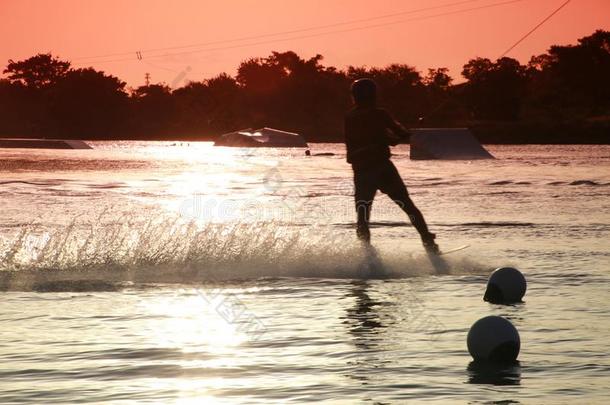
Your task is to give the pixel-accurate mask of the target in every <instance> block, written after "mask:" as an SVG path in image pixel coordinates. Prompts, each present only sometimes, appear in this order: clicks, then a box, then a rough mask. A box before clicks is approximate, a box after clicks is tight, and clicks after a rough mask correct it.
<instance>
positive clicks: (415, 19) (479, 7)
mask: <svg viewBox="0 0 610 405" xmlns="http://www.w3.org/2000/svg"><path fill="white" fill-rule="evenodd" d="M522 1H526V0H508V1H503V2H499V3H493V4H488V5H484V6H478V7H471V8H466V9H460V10H454V11H450V12H444V13H438V14H432V15H428V16H421V17H415V18H410V19H402V20H397V21H391V22H387V23H381V24H372V25H366V26H360V27H353V28H348V29H343V30H334V31H326V32H321V33H315V34H309V35H301V36H294V37H289V38H279V39H273V40H267V41H259V42H253V43H248V44H238V45H233V46H226V47H217V48H204V49H196V50H190V51H183V52H173V53H165V54H158V55H150V56H147V58H149V59H150V58H164V57H168V56H176V55H187V54H192V53H197V52H212V51H223V50H228V49H236V48H244V47H250V46H256V45H265V44H270V43H276V42H286V41H294V40H298V39H307V38H314V37H320V36H325V35H332V34H340V33H346V32H353V31H361V30H367V29H372V28H381V27H386V26H389V25H396V24H402V23H405V22H412V21H421V20H427V19H432V18H437V17H444V16H448V15H455V14H462V13H466V12H470V11H477V10H483V9H487V8H492V7H498V6H503V5H507V4H513V3H518V2H522ZM132 60H133V58H121V59H113V60H104V61H96V62H88V63H110V62H123V61H132Z"/></svg>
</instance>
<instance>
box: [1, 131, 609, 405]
mask: <svg viewBox="0 0 610 405" xmlns="http://www.w3.org/2000/svg"><path fill="white" fill-rule="evenodd" d="M93 144H94V146H95V149H94V150H66V151H61V150H25V149H24V150H19V149H2V150H0V195H1V198H0V208H1V212H2V216H1V217H0V258H1V262H0V287H1V288H2V292H1V293H0V294H1V296H2V307H1V310H0V337H1V338H0V362H1V364H2V367H1V368H0V403H46V404H50V403H66V402H73V401H78V402H82V403H85V402H112V403H137V402H142V403H179V404H183V403H258V404H269V403H302V402H314V401H315V402H323V403H383V404H385V403H419V402H427V403H468V404H471V403H475V404H478V403H502V404H509V403H530V404H540V403H545V404H546V403H570V404H574V403H583V404H585V403H586V404H591V403H600V404H601V403H607V401H608V398H609V397H610V357H609V355H608V341H609V338H610V294H609V292H610V287H609V286H610V284H609V282H610V243H609V240H610V198H609V197H610V147H609V146H535V145H534V146H490V147H489V148H488V149H489V150H490V151H491V152H492V153H493V154H494V155H495V156H496V157H497V159H496V160H485V161H460V162H441V161H410V160H409V159H408V147H399V148H397V149H396V150H395V153H396V155H395V156H394V158H393V159H394V162H395V163H396V165H397V167H398V169H399V171H400V173H401V174H402V176H403V178H404V179H405V181H406V183H407V186H408V188H409V191H410V194H411V196H412V198H413V200H414V201H415V203H416V204H417V205H418V206H419V207H420V209H421V210H422V212H423V213H424V215H425V217H426V219H427V220H428V222H429V224H430V227H431V230H432V231H433V232H436V233H437V235H438V243H439V245H440V246H441V248H443V247H444V248H447V249H450V248H453V247H457V246H460V245H463V244H469V245H470V248H468V249H466V250H463V251H460V252H456V253H453V254H450V255H447V256H443V257H444V260H434V261H432V262H431V261H430V259H429V258H428V257H427V256H426V255H425V253H424V251H423V249H422V247H421V245H420V242H419V238H418V237H417V234H416V232H415V230H414V229H413V228H412V227H411V226H410V225H409V224H408V221H407V218H406V216H405V215H404V214H403V213H402V211H400V210H399V209H398V208H397V207H396V206H395V205H394V204H393V203H392V202H391V201H389V200H388V199H387V197H385V196H383V195H378V199H377V200H376V202H375V205H374V207H373V218H372V220H373V221H374V226H373V228H372V235H373V239H372V240H373V243H374V245H375V246H376V248H377V250H378V252H379V256H380V261H381V263H378V264H371V262H370V260H367V258H366V257H365V255H364V253H363V250H362V249H361V247H360V246H359V245H358V243H357V242H356V240H355V232H354V210H353V207H352V204H353V203H352V197H351V196H352V185H351V172H350V168H349V166H348V165H347V164H346V163H345V154H344V151H343V147H342V146H341V145H325V144H316V145H313V146H312V153H314V154H315V153H320V152H331V153H334V154H335V155H334V156H312V157H306V156H304V153H303V150H264V149H260V150H248V149H229V148H214V147H213V146H212V145H211V144H209V143H189V144H187V143H178V144H174V143H163V142H114V143H113V142H96V143H93ZM501 266H514V267H517V268H519V269H521V270H522V271H523V273H524V274H525V276H526V278H527V280H528V290H527V294H526V296H525V299H524V301H525V302H524V303H522V304H519V305H513V306H501V305H492V304H488V303H486V302H484V301H483V299H482V297H483V293H484V290H485V284H486V280H487V276H488V275H489V273H490V272H491V271H492V270H493V269H494V268H497V267H501ZM371 272H375V273H376V274H379V273H381V274H383V275H384V276H385V278H384V279H373V278H371V277H370V276H371ZM490 314H495V315H501V316H504V317H506V318H508V319H510V320H511V321H512V322H513V324H514V325H515V326H516V327H517V329H518V330H519V332H520V335H521V341H522V346H521V353H520V356H519V363H518V364H515V365H511V366H502V367H494V368H489V367H481V366H478V365H475V364H472V363H471V357H470V355H469V354H468V351H467V349H466V334H467V332H468V329H469V327H470V326H471V325H472V323H473V322H475V321H476V320H477V319H479V318H481V317H483V316H486V315H490Z"/></svg>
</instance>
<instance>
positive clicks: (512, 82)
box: [462, 57, 527, 120]
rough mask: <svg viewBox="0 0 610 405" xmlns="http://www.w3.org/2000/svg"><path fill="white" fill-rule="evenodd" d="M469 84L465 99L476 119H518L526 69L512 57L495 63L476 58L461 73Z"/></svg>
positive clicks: (465, 91) (523, 92)
mask: <svg viewBox="0 0 610 405" xmlns="http://www.w3.org/2000/svg"><path fill="white" fill-rule="evenodd" d="M462 76H464V77H465V78H466V79H467V80H468V83H467V84H466V86H465V89H464V98H465V101H466V103H467V105H469V106H470V108H471V111H472V113H473V116H474V118H476V119H484V120H490V119H491V120H516V119H517V118H518V117H519V113H520V111H521V104H522V101H523V97H524V95H525V88H526V84H527V75H526V67H525V66H522V65H521V64H520V63H519V61H517V60H515V59H512V58H507V57H504V58H501V59H498V60H497V61H496V62H492V61H490V60H489V59H486V58H476V59H472V60H470V61H469V62H468V63H467V64H466V65H464V70H463V71H462Z"/></svg>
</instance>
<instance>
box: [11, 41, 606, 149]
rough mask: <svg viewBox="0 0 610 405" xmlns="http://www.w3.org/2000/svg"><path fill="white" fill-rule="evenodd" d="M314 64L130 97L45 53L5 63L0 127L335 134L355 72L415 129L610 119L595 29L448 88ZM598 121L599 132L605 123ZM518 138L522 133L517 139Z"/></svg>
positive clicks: (21, 131) (394, 68) (268, 64)
mask: <svg viewBox="0 0 610 405" xmlns="http://www.w3.org/2000/svg"><path fill="white" fill-rule="evenodd" d="M322 62H323V58H322V56H321V55H315V56H314V57H311V58H302V57H300V56H299V55H297V54H296V53H295V52H292V51H287V52H272V53H271V54H270V55H268V56H267V57H262V58H261V57H259V58H250V59H247V60H245V61H244V62H242V63H241V64H240V65H239V67H238V69H237V74H236V76H235V77H232V76H230V75H227V74H220V75H218V76H216V77H213V78H210V79H204V80H201V81H196V82H190V83H188V84H186V85H185V86H183V87H181V88H178V89H176V90H174V91H171V90H170V88H169V87H167V86H166V85H164V84H152V85H148V86H141V87H138V88H136V89H134V90H131V91H130V92H129V95H128V92H127V91H126V89H125V83H123V82H122V81H121V80H119V79H118V78H116V77H113V76H110V75H106V74H105V73H104V72H100V71H97V70H94V69H92V68H89V69H72V68H71V67H70V63H69V62H68V61H64V60H60V59H59V58H57V57H54V56H53V55H51V54H38V55H35V56H33V57H31V58H28V59H25V60H23V61H16V62H15V61H13V60H10V61H9V63H8V64H7V66H6V69H4V74H5V77H6V78H5V79H0V133H2V134H8V135H13V136H21V135H32V136H42V137H46V136H56V137H78V138H109V139H112V138H122V137H128V138H133V137H139V138H146V139H148V138H155V139H158V138H176V137H190V138H199V139H201V138H206V139H208V138H209V137H213V136H215V135H217V134H220V133H223V132H227V131H233V130H237V129H241V128H245V127H260V126H276V127H279V128H283V129H287V130H294V131H297V132H301V133H303V134H304V135H305V136H306V137H307V138H308V139H309V140H316V141H325V140H327V141H331V140H332V141H335V140H340V139H341V134H342V121H343V115H344V113H345V111H346V110H347V109H349V108H350V106H351V100H350V92H349V86H350V83H351V81H352V80H354V79H357V78H362V77H369V78H372V79H373V80H375V81H376V82H377V84H378V87H379V93H380V102H381V104H382V106H384V107H386V108H388V109H389V110H390V111H391V112H392V113H393V115H394V116H395V117H396V118H397V119H398V120H400V121H402V122H403V123H405V124H406V125H421V123H420V122H418V120H417V119H418V118H419V117H421V116H424V117H426V121H425V122H424V125H449V126H451V125H470V124H473V123H474V124H476V125H478V126H485V125H487V126H488V127H493V126H496V127H497V126H498V125H499V124H498V122H501V121H511V123H503V124H501V125H503V126H504V128H509V129H510V130H511V131H512V126H514V125H533V126H537V127H536V128H537V129H536V131H533V130H532V131H531V133H535V134H538V133H540V132H539V131H538V130H539V129H540V128H542V127H545V128H547V129H549V128H550V129H549V130H548V131H547V134H553V133H556V129H557V123H559V124H561V123H562V122H563V123H569V125H571V126H572V127H573V128H575V133H576V132H578V131H579V130H580V129H582V128H584V127H585V126H586V125H585V124H586V123H588V122H595V123H596V124H595V125H598V124H597V123H599V122H607V121H608V118H607V117H608V116H609V115H610V74H608V72H610V32H608V31H603V30H599V31H596V32H594V33H593V34H592V35H589V36H586V37H583V38H581V39H579V40H578V43H577V44H575V45H568V46H558V45H555V46H552V47H551V48H550V49H549V51H548V52H547V53H545V54H542V55H538V56H535V57H532V59H531V60H530V62H529V63H528V65H527V66H523V65H521V64H520V63H519V62H518V61H516V60H515V59H512V58H501V59H498V60H496V61H491V60H489V59H486V58H475V59H472V60H470V61H469V62H468V63H467V64H466V65H464V67H463V72H462V75H463V76H464V78H465V79H466V81H465V82H463V83H459V84H457V85H454V84H453V78H452V77H451V76H450V75H449V71H448V69H447V68H442V67H441V68H436V69H428V70H427V73H426V74H425V76H423V77H422V74H421V73H420V72H419V71H417V70H416V69H415V68H414V67H412V66H409V65H407V64H393V65H389V66H386V67H384V68H367V67H353V66H350V67H348V68H347V69H345V70H338V69H336V68H334V67H332V66H325V65H324V64H323V63H322ZM604 117H606V118H604ZM473 119H474V121H473ZM604 120H606V121H604ZM478 121H491V122H488V123H483V122H478ZM569 125H568V126H569ZM600 125H601V124H600ZM606 125H607V124H606ZM591 127H592V128H593V124H592V125H591ZM532 128H533V127H532ZM599 128H601V130H599V131H598V133H600V134H601V133H602V132H603V131H602V130H604V127H603V126H601V127H599ZM509 132H510V131H506V133H507V134H509ZM512 132H513V133H514V132H515V131H512ZM509 135H510V134H509ZM502 136H504V135H502ZM511 136H512V135H511ZM547 136H548V137H549V139H551V135H547ZM596 136H597V135H596ZM606 136H607V135H606ZM505 138H506V139H508V138H509V136H508V135H507V136H505ZM487 139H492V140H493V139H499V138H493V137H491V138H487ZM519 139H523V140H525V141H529V138H528V137H527V136H525V135H523V136H521V138H519ZM566 139H567V138H566ZM596 139H597V138H596ZM600 139H601V138H600Z"/></svg>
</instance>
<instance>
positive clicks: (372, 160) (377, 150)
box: [345, 79, 439, 253]
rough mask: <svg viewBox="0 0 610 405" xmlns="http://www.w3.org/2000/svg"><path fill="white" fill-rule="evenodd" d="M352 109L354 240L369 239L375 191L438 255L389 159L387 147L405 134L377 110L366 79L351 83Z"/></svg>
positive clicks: (348, 130) (348, 141)
mask: <svg viewBox="0 0 610 405" xmlns="http://www.w3.org/2000/svg"><path fill="white" fill-rule="evenodd" d="M352 97H353V100H354V104H355V106H354V108H353V109H352V110H351V111H349V112H348V113H347V115H346V117H345V145H346V146H347V162H348V163H351V165H352V169H353V170H354V187H355V193H354V197H355V201H356V212H357V215H358V223H357V234H358V238H359V239H360V240H362V241H363V242H366V243H367V244H368V243H370V240H371V232H370V230H369V219H370V215H371V207H372V205H373V199H374V198H375V193H376V192H377V190H379V191H381V192H382V193H384V194H387V195H388V196H389V197H390V198H391V199H392V200H394V202H395V203H396V204H398V205H399V206H400V208H402V210H403V211H404V212H406V213H407V215H408V216H409V219H410V220H411V223H412V224H413V226H415V229H417V231H418V232H419V235H420V236H421V239H422V242H423V244H424V247H425V248H426V250H427V251H428V252H432V253H438V252H439V249H438V245H437V244H436V243H435V242H434V239H435V237H436V235H435V234H433V233H431V232H430V231H429V230H428V226H427V225H426V221H425V220H424V217H423V215H422V214H421V212H420V211H419V209H417V207H416V206H415V204H413V201H411V198H410V197H409V193H408V192H407V188H406V186H405V184H404V183H403V181H402V179H401V178H400V174H399V173H398V170H396V167H395V166H394V164H393V163H392V161H391V160H390V146H395V145H398V144H399V143H400V142H401V141H405V140H407V139H408V137H409V132H408V131H407V130H406V129H405V128H404V127H403V126H402V125H400V124H399V123H398V122H396V121H394V119H393V118H392V117H391V116H390V114H388V112H387V111H385V110H384V109H381V108H379V107H377V86H376V85H375V82H373V81H372V80H370V79H360V80H356V81H355V82H354V83H353V84H352Z"/></svg>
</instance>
